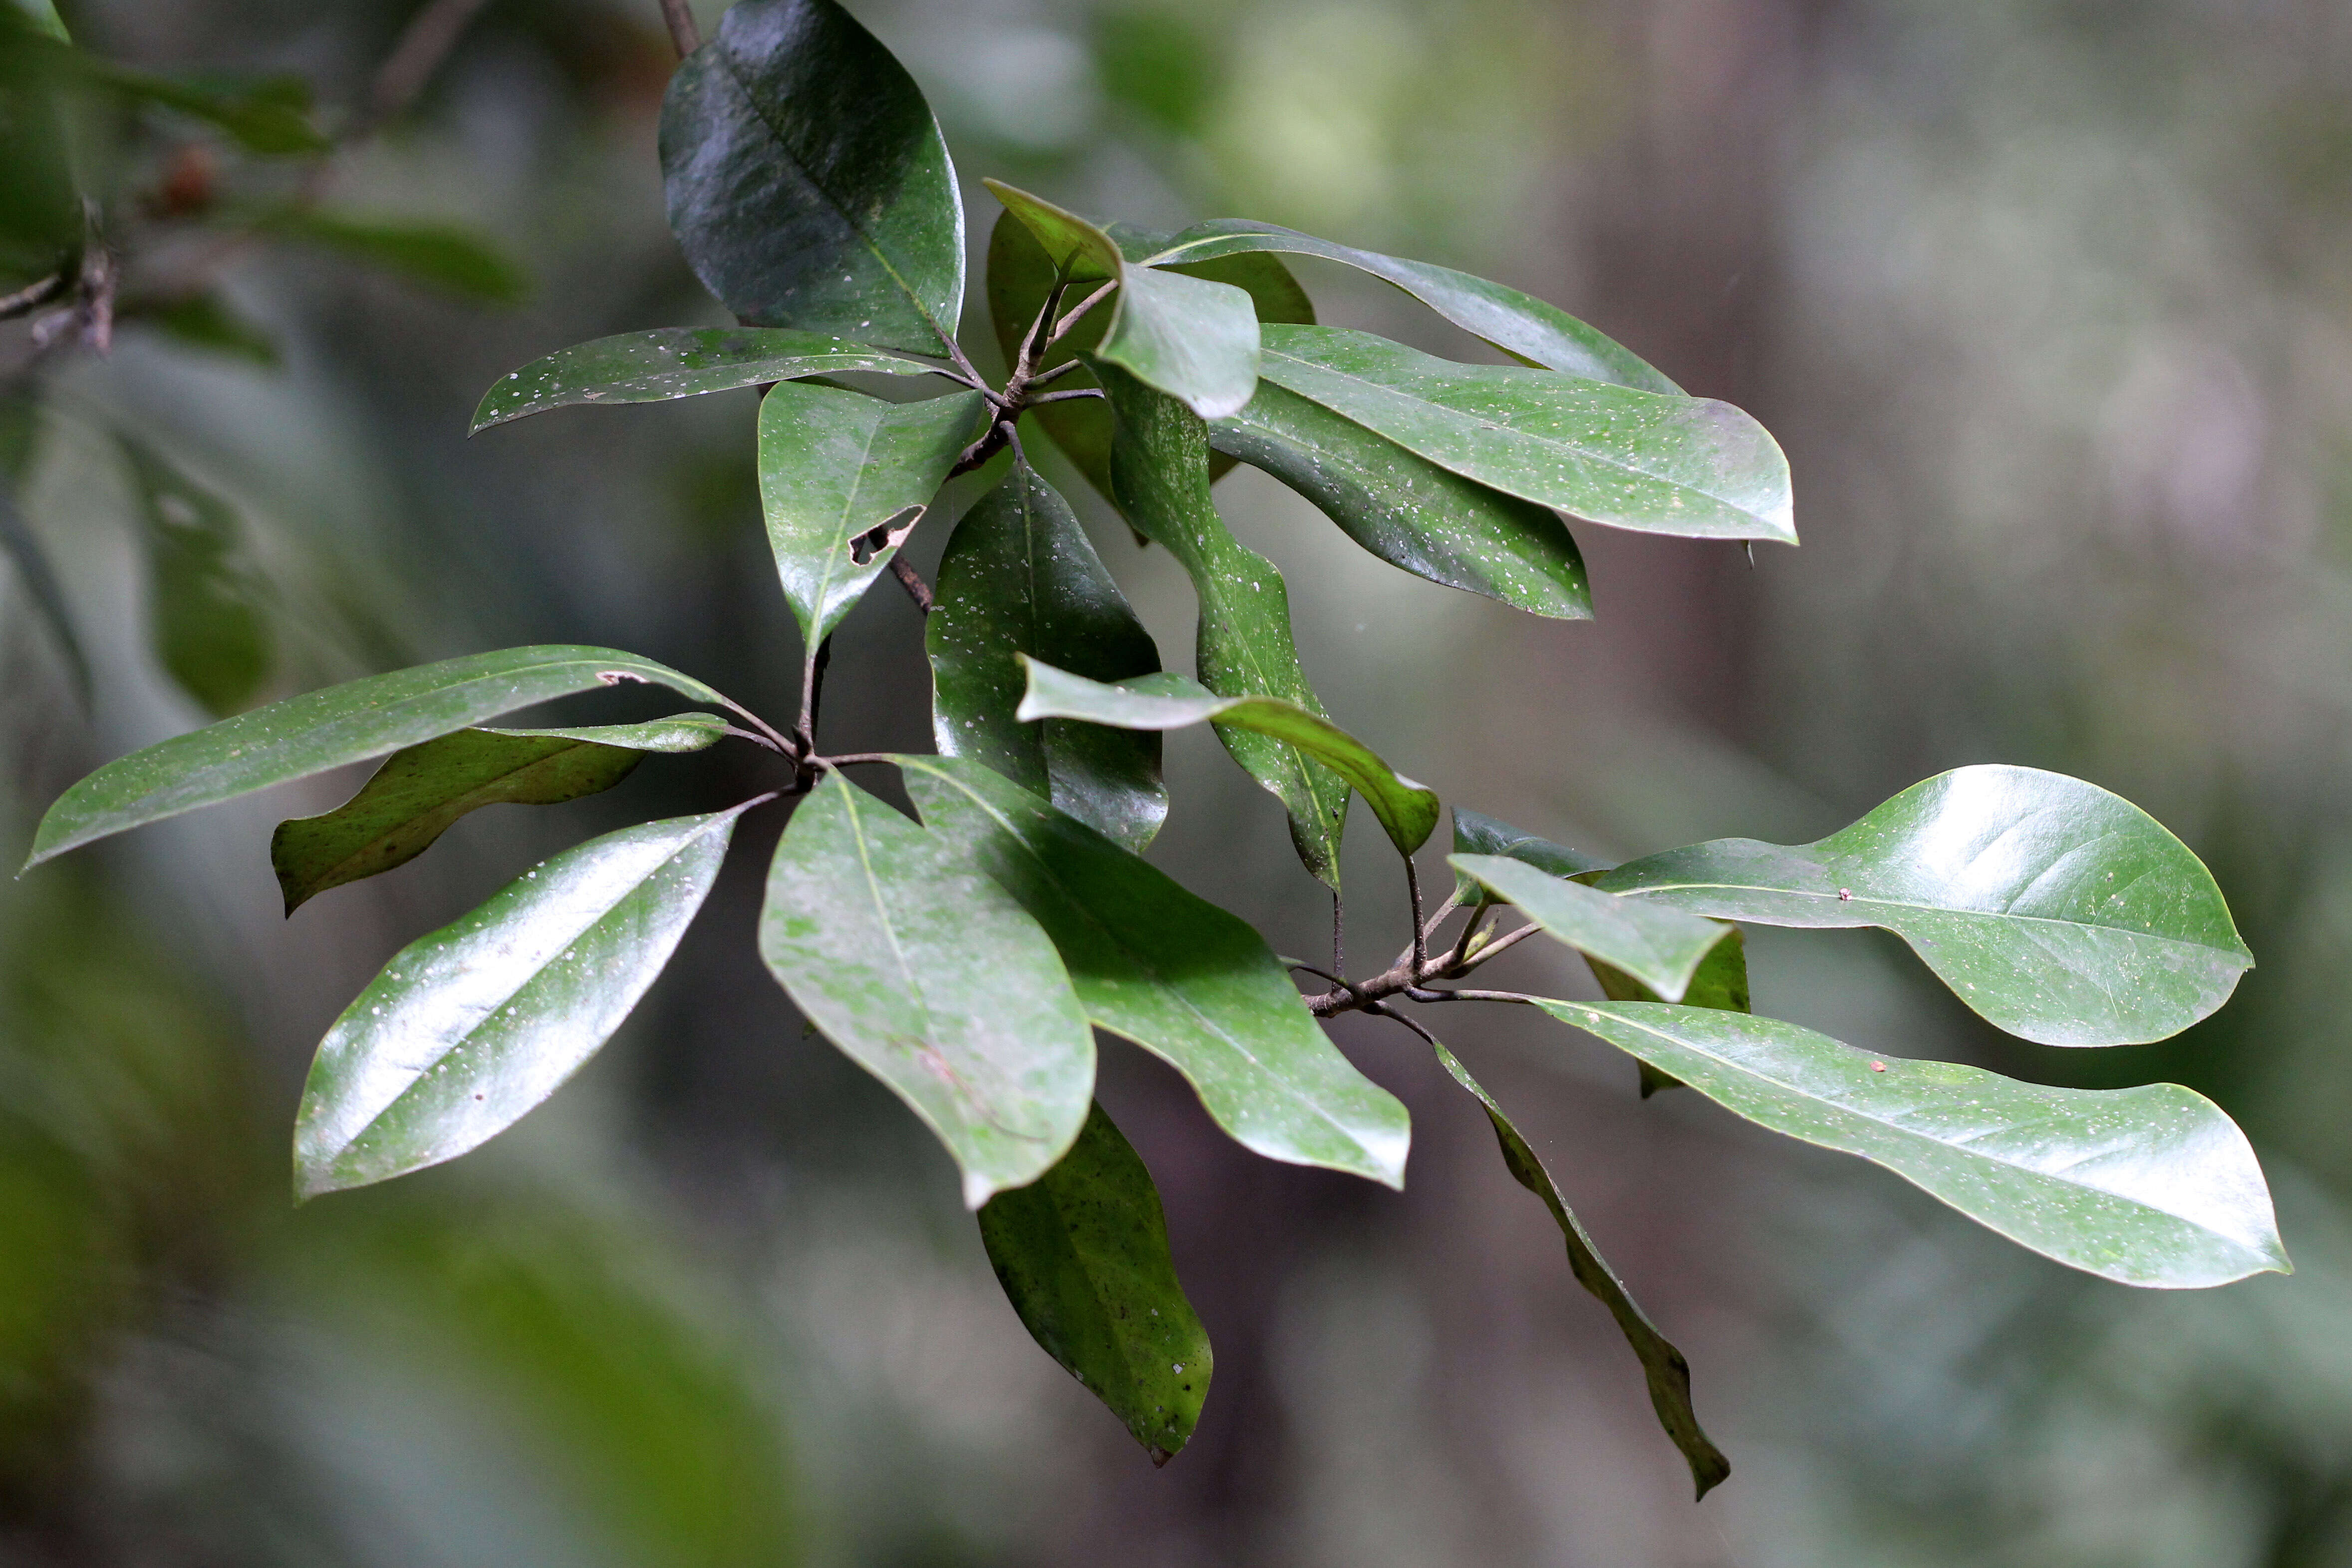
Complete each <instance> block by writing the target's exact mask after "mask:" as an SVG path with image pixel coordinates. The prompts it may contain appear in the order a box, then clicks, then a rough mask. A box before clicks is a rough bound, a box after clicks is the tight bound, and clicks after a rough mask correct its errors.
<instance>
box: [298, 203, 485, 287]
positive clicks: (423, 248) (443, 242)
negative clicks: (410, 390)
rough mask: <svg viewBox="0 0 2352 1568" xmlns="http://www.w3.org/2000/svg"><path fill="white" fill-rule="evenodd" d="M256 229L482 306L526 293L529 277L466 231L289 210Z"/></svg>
mask: <svg viewBox="0 0 2352 1568" xmlns="http://www.w3.org/2000/svg"><path fill="white" fill-rule="evenodd" d="M258 226H259V227H260V228H261V230H262V231H263V232H264V233H267V234H271V235H275V236H277V237H279V238H281V239H291V240H299V241H300V242H302V243H304V244H306V245H315V246H317V247H320V248H321V249H323V250H331V251H334V252H336V253H338V254H339V255H342V256H347V257H349V258H352V260H354V261H363V262H366V263H367V264H369V265H370V266H373V267H380V268H383V269H384V270H385V271H387V272H396V273H398V274H399V275H400V276H402V277H404V278H406V279H409V280H410V281H411V282H415V283H422V284H424V285H425V286H426V287H427V288H430V289H438V290H439V291H441V292H442V293H444V294H450V295H454V296H456V297H457V298H458V299H460V300H475V301H478V302H479V303H482V304H486V305H512V304H515V303H518V302H519V301H520V300H522V299H523V298H524V297H525V296H527V295H528V294H530V274H528V273H526V272H525V271H523V269H522V268H520V267H519V266H517V265H516V264H515V263H514V262H513V261H510V260H509V259H508V258H506V257H505V256H504V255H502V254H500V253H499V250H498V248H497V247H494V246H493V245H491V244H490V242H489V241H488V240H486V239H484V238H483V237H481V236H479V235H478V234H476V233H474V232H473V231H472V230H470V229H466V228H460V227H458V226H456V225H454V224H446V223H433V222H419V221H417V220H415V219H411V218H381V217H369V218H360V217H352V216H348V215H345V214H341V213H326V212H320V211H319V210H317V209H316V208H312V207H295V208H289V209H287V210H286V211H284V212H280V213H277V214H274V215H271V216H268V218H266V219H264V220H263V221H262V222H261V223H260V224H259V225H258Z"/></svg>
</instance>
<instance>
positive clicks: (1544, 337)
mask: <svg viewBox="0 0 2352 1568" xmlns="http://www.w3.org/2000/svg"><path fill="white" fill-rule="evenodd" d="M1269 250H1275V251H1287V252H1289V253H1291V254H1293V255H1297V256H1319V257H1322V258H1324V259H1326V260H1328V261H1337V262H1341V263H1343V264H1345V265H1347V266H1349V267H1353V268H1359V269H1360V270H1361V271H1365V272H1369V273H1370V274H1371V275H1372V276H1373V277H1375V278H1379V279H1383V280H1384V281H1386V282H1390V283H1393V284H1395V285H1396V286H1397V287H1398V288H1400V289H1403V290H1404V291H1405V292H1406V293H1408V294H1410V295H1412V297H1413V298H1414V299H1416V300H1420V301H1421V302H1422V303H1423V304H1424V305H1427V306H1428V307H1429V308H1430V309H1431V310H1434V311H1436V312H1437V313H1438V314H1439V315H1441V316H1443V317H1444V318H1445V319H1446V320H1447V321H1452V322H1453V323H1454V325H1455V326H1457V327H1460V328H1462V329H1463V330H1465V331H1469V332H1474V333H1475V334H1477V335H1478V336H1479V337H1482V338H1484V339H1486V341H1487V342H1490V343H1493V344H1494V345H1495V346H1496V348H1499V349H1501V350H1503V351H1504V352H1505V353H1508V354H1510V355H1511V356H1512V357H1514V358H1515V359H1517V360H1519V361H1521V362H1522V363H1528V364H1535V365H1542V366H1544V367H1546V368H1548V369H1550V370H1557V371H1565V372H1567V373H1568V374H1570V375H1578V376H1583V377H1586V378H1587V379H1590V380H1592V381H1606V382H1613V383H1615V384H1618V385H1620V386H1630V387H1633V388H1634V389H1635V390H1636V391H1640V392H1656V393H1664V394H1668V395H1673V394H1676V393H1679V392H1680V391H1681V390H1682V388H1680V387H1678V386H1676V385H1675V384H1674V383H1673V382H1671V381H1668V380H1667V379H1666V378H1665V377H1664V376H1663V375H1661V374H1658V373H1657V372H1656V371H1654V370H1653V369H1651V368H1650V366H1648V365H1647V364H1644V363H1643V362H1642V361H1641V360H1640V359H1638V358H1636V357H1635V356H1634V355H1633V353H1630V352H1628V351H1627V350H1626V349H1624V348H1623V347H1622V346H1621V345H1619V344H1618V343H1616V342H1612V341H1611V340H1610V339H1608V338H1607V337H1604V336H1602V335H1601V333H1599V332H1597V331H1593V330H1592V329H1591V327H1588V326H1586V325H1585V324H1584V323H1583V322H1582V321H1578V320H1577V319H1576V318H1575V317H1573V316H1571V315H1570V314H1569V313H1568V312H1567V311H1565V310H1560V309H1559V307H1557V306H1554V305H1548V304H1546V303H1544V301H1542V300H1538V299H1535V298H1534V297H1532V296H1530V295H1527V294H1522V293H1520V292H1519V291H1518V290H1517V289H1507V288H1505V287H1504V286H1503V285H1502V284H1500V283H1489V282H1488V281H1486V279H1484V278H1473V277H1472V276H1470V274H1468V273H1466V272H1456V271H1454V269H1453V268H1449V267H1433V266H1431V265H1429V264H1428V263H1427V262H1425V261H1406V260H1403V259H1401V258H1397V257H1393V256H1381V255H1379V254H1377V253H1375V252H1373V251H1370V250H1357V249H1355V248H1353V247H1349V246H1345V245H1334V244H1332V243H1331V242H1330V241H1329V240H1328V239H1317V238H1316V237H1314V236H1312V235H1306V234H1300V233H1298V232H1297V231H1296V230H1295V229H1287V228H1278V227H1276V226H1275V225H1273V224H1270V223H1254V222H1252V221H1250V220H1249V219H1247V218H1212V219H1211V220H1210V221H1209V222H1207V223H1203V224H1196V225H1194V226H1192V227H1191V228H1188V229H1186V230H1185V231H1184V232H1183V233H1182V234H1180V235H1178V236H1176V237H1174V238H1172V239H1171V240H1169V241H1168V242H1167V243H1166V244H1164V245H1162V246H1161V247H1160V248H1159V249H1158V250H1156V251H1154V252H1152V254H1151V256H1150V261H1151V263H1152V264H1153V265H1154V266H1162V267H1164V266H1169V265H1171V264H1175V263H1180V262H1193V261H1202V260H1206V259H1208V258H1213V257H1231V256H1238V255H1242V254H1245V253H1249V252H1254V251H1269Z"/></svg>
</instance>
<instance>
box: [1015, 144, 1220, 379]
mask: <svg viewBox="0 0 2352 1568" xmlns="http://www.w3.org/2000/svg"><path fill="white" fill-rule="evenodd" d="M982 184H985V185H987V186H988V188H989V190H990V191H991V192H992V193H993V194H994V195H995V196H996V199H997V200H998V201H1000V202H1003V204H1004V210H1005V211H1006V212H1008V213H1010V214H1012V215H1013V216H1014V217H1016V218H1018V219H1020V220H1021V222H1022V223H1023V224H1024V225H1025V226H1027V228H1028V230H1029V232H1030V233H1031V234H1032V235H1034V237H1036V240H1037V243H1038V244H1039V245H1040V246H1041V247H1044V249H1045V259H1046V261H1047V262H1048V263H1049V264H1051V265H1052V267H1053V268H1054V269H1055V275H1056V276H1057V277H1060V278H1064V279H1069V280H1070V281H1071V282H1072V283H1073V284H1074V288H1073V289H1072V290H1071V292H1070V293H1068V294H1067V295H1066V296H1065V297H1064V304H1063V307H1062V308H1063V309H1064V310H1068V309H1070V308H1072V307H1074V306H1075V305H1076V304H1077V303H1078V302H1079V301H1080V300H1083V299H1084V298H1085V297H1086V295H1087V293H1088V292H1089V291H1090V290H1091V289H1093V288H1094V287H1096V286H1097V285H1098V284H1100V283H1103V282H1116V283H1117V284H1118V293H1117V294H1116V295H1114V296H1113V297H1112V300H1111V315H1110V323H1109V325H1108V326H1107V327H1106V328H1104V329H1103V332H1102V337H1101V339H1100V341H1099V342H1097V345H1096V346H1095V348H1094V350H1093V355H1094V357H1095V358H1097V359H1099V360H1105V361H1108V363H1112V364H1115V365H1118V367H1119V368H1120V369H1122V370H1124V371H1126V372H1127V373H1128V374H1130V375H1132V376H1134V377H1135V379H1136V380H1138V381H1139V382H1141V383H1143V384H1145V385H1146V386H1149V387H1151V388H1152V389H1153V390H1155V391H1159V392H1164V393H1166V394H1167V395H1169V396H1171V397H1173V398H1175V399H1176V400H1177V401H1178V402H1180V403H1181V404H1183V405H1185V406H1187V407H1189V408H1190V409H1192V412H1194V413H1195V414H1198V415H1199V416H1201V417H1202V418H1203V419H1221V418H1223V417H1224V416H1226V415H1228V414H1234V413H1237V412H1239V411H1240V409H1241V407H1242V405H1244V404H1245V403H1247V402H1248V401H1249V400H1250V394H1251V393H1252V392H1254V391H1255V390H1256V387H1257V353H1258V347H1257V312H1256V310H1255V307H1254V306H1253V304H1252V302H1251V300H1250V297H1249V296H1248V295H1247V294H1246V293H1244V291H1243V290H1241V289H1236V288H1234V286H1233V285H1232V284H1230V283H1214V282H1211V281H1209V280H1207V279H1201V278H1188V277H1186V276H1185V275H1184V274H1182V273H1181V272H1162V271H1160V269H1159V268H1151V267H1131V266H1129V265H1128V262H1127V260H1126V258H1125V257H1123V256H1122V255H1121V254H1120V252H1119V247H1118V242H1117V241H1115V240H1114V239H1112V238H1111V237H1110V236H1109V235H1108V234H1106V233H1104V232H1103V231H1102V230H1101V229H1099V228H1097V227H1096V226H1094V225H1093V224H1090V223H1088V222H1087V220H1086V219H1084V218H1082V217H1080V216H1077V215H1076V214H1075V213H1070V212H1065V211H1063V210H1062V209H1061V208H1060V207H1057V206H1055V205H1053V204H1052V203H1051V202H1048V201H1045V200H1044V199H1043V198H1041V197H1038V196H1033V195H1030V194H1029V193H1028V192H1026V191H1023V190H1016V189H1014V188H1013V186H1011V185H1008V184H1003V183H1002V182H1001V181H997V180H986V181H983V182H982ZM1096 309H1097V310H1100V309H1101V307H1100V306H1097V307H1096Z"/></svg>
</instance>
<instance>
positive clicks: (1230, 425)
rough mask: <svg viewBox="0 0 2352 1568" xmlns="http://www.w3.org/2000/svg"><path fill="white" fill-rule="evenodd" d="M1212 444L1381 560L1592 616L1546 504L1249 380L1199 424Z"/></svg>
mask: <svg viewBox="0 0 2352 1568" xmlns="http://www.w3.org/2000/svg"><path fill="white" fill-rule="evenodd" d="M1209 442H1210V445H1212V446H1213V447H1215V448H1216V449H1217V450H1218V451H1220V452H1223V453H1225V454H1227V455H1229V456H1232V457H1236V458H1241V459H1242V460H1243V461H1244V462H1245V463H1249V464H1251V465H1253V466H1255V467H1256V468H1263V469H1265V471H1266V472H1267V473H1269V474H1272V475H1273V476H1274V477H1275V478H1276V479H1280V480H1281V481H1282V482H1283V483H1284V484H1286V485H1288V486H1289V487H1290V488H1291V489H1294V490H1297V492H1298V493H1299V494H1300V495H1302V496H1305V497H1306V498H1307V500H1310V501H1313V502H1314V503H1315V504H1316V506H1318V508H1320V509H1321V510H1323V512H1324V514H1325V515H1326V516H1328V517H1329V518H1330V519H1331V521H1334V522H1336V523H1338V524H1339V526H1340V527H1341V528H1342V529H1344V530H1345V531H1347V534H1348V537H1349V538H1350V539H1353V540H1354V541H1355V542H1357V543H1359V544H1360V545H1362V546H1363V547H1364V548H1365V549H1366V550H1369V551H1370V552H1372V553H1373V554H1375V555H1377V556H1379V557H1380V558H1381V560H1383V561H1385V562H1387V563H1390V564H1391V565H1392V566H1401V567H1402V568H1403V569H1404V570H1405V571H1407V572H1410V573H1412V574H1413V575H1414V576H1416V577H1426V578H1428V579H1429V580H1430V581H1431V582H1433V583H1442V584H1444V585H1445V586H1447V587H1449V588H1461V589H1464V590H1466V591H1467V592H1469V593H1473V594H1484V595H1486V597H1488V598H1490V599H1500V600H1501V601H1503V603H1505V604H1507V605H1517V606H1518V607H1519V608H1520V609H1523V610H1531V611H1533V612H1534V613H1535V614H1537V615H1538V616H1553V617H1555V618H1557V619H1560V620H1590V619H1591V618H1592V596H1591V592H1590V590H1589V589H1588V588H1587V586H1586V584H1585V578H1584V557H1583V556H1582V555H1580V553H1578V552H1577V548H1576V541H1575V540H1574V539H1572V538H1570V536H1569V531H1568V529H1567V526H1566V525H1565V524H1563V523H1562V522H1561V521H1559V518H1558V517H1556V516H1554V515H1553V514H1552V512H1551V510H1550V509H1549V508H1548V507H1541V506H1538V505H1536V504H1535V503H1534V502H1533V501H1525V500H1519V499H1518V498H1517V497H1516V496H1507V495H1505V494H1504V493H1503V492H1502V491H1500V490H1496V489H1488V488H1487V487H1486V486H1485V485H1482V484H1478V483H1476V482H1475V481H1474V480H1471V479H1464V478H1463V477H1462V476H1461V475H1459V474H1456V473H1453V472H1450V471H1448V470H1447V469H1444V468H1439V467H1438V466H1437V465H1436V464H1434V463H1432V462H1429V461H1427V460H1426V459H1424V458H1418V457H1415V456H1414V455H1413V454H1412V453H1411V452H1409V451H1407V450H1405V448H1403V447H1400V446H1398V445H1397V444H1396V443H1395V442H1393V441H1391V440H1389V439H1388V438H1387V437H1382V436H1375V435H1374V434H1372V433H1371V432H1370V430H1367V429H1365V428H1364V427H1363V426H1360V425H1358V424H1356V423H1354V422H1353V421H1352V420H1349V419H1346V418H1343V417H1342V416H1339V415H1337V414H1334V413H1332V412H1331V410H1329V409H1328V408H1326V407H1324V406H1323V405H1321V404H1319V403H1311V402H1309V401H1307V399H1306V398H1304V397H1301V396H1299V395H1297V393H1295V392H1287V391H1285V390H1284V389H1283V388H1281V387H1279V386H1276V385H1275V384H1273V383H1272V382H1260V383H1259V384H1258V389H1257V395H1255V396H1254V397H1252V398H1251V399H1250V401H1249V405H1248V406H1247V407H1245V408H1244V409H1243V410H1242V411H1241V412H1240V413H1239V414H1236V415H1234V416H1233V417H1231V418H1228V419H1220V420H1217V421H1215V422H1214V423H1213V424H1212V425H1211V426H1209Z"/></svg>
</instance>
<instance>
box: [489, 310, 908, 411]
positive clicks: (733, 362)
mask: <svg viewBox="0 0 2352 1568" xmlns="http://www.w3.org/2000/svg"><path fill="white" fill-rule="evenodd" d="M933 368H934V367H932V366H930V365H927V364H925V363H922V362H921V361H919V360H912V359H908V358H907V357H906V356H905V355H903V354H895V353H887V352H886V351H884V350H881V349H875V348H868V347H867V346H866V344H864V343H854V342H849V341H848V340H847V339H845V338H830V337H826V336H825V335H824V334H823V333H821V332H803V331H799V330H797V329H795V328H792V327H661V328H657V329H656V330H655V331H649V332H623V333H621V334H619V335H618V336H617V337H610V338H598V339H596V340H595V341H594V342H585V343H575V344H573V345H572V347H570V348H568V349H563V350H561V351H559V352H557V353H551V354H550V355H548V356H547V357H546V358H545V359H537V360H533V361H531V362H530V363H529V364H527V365H525V366H523V367H522V368H521V369H520V370H512V371H509V372H508V373H507V374H505V375H504V376H502V377H500V378H499V383H498V384H497V385H495V386H493V387H491V388H490V390H489V391H488V392H486V393H484V394H483V395H482V402H481V406H479V407H478V408H476V409H475V410H474V426H473V427H474V429H475V430H476V431H480V430H487V429H488V428H489V427H490V426H493V425H503V424H505V423H506V422H507V421H508V420H509V419H521V418H525V417H528V416H530V415H533V414H544V413H546V412H547V411H548V410H549V409H551V408H566V407H570V406H572V405H574V404H582V403H597V404H601V403H661V402H665V401H667V399H670V398H673V397H699V396H701V395H703V394H704V393H707V392H731V391H734V390H735V389H736V388H738V387H743V386H761V385H764V384H767V383H769V382H772V381H798V380H801V379H803V377H806V376H815V375H837V374H841V373H843V372H845V371H877V372H880V373H881V374H886V375H924V374H929V373H930V372H931V371H932V369H933Z"/></svg>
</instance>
